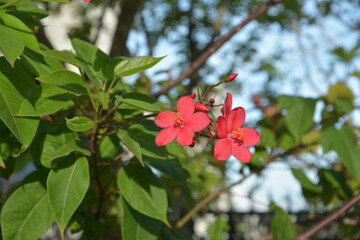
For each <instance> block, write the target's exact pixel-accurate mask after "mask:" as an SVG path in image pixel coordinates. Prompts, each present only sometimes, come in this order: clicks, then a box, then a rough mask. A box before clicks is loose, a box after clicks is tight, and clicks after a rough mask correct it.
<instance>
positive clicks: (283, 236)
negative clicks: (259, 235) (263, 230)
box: [271, 209, 296, 240]
mask: <svg viewBox="0 0 360 240" xmlns="http://www.w3.org/2000/svg"><path fill="white" fill-rule="evenodd" d="M271 232H272V234H273V237H274V239H276V240H288V239H291V238H293V237H295V236H296V230H295V227H294V225H293V223H292V222H291V219H290V216H289V215H288V214H287V213H286V212H284V211H283V210H282V209H278V210H277V212H276V214H275V216H274V218H273V220H272V224H271Z"/></svg>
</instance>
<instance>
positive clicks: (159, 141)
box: [155, 127, 180, 147]
mask: <svg viewBox="0 0 360 240" xmlns="http://www.w3.org/2000/svg"><path fill="white" fill-rule="evenodd" d="M179 130H180V128H173V127H170V128H165V129H163V130H161V131H160V132H159V133H158V135H157V136H156V138H155V143H156V145H158V146H159V147H160V146H163V145H166V144H169V143H171V142H172V141H173V140H174V139H175V137H176V136H177V135H178V133H179Z"/></svg>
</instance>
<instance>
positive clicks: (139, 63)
mask: <svg viewBox="0 0 360 240" xmlns="http://www.w3.org/2000/svg"><path fill="white" fill-rule="evenodd" d="M163 58H164V57H159V58H153V57H133V58H129V59H126V60H124V61H121V62H120V63H119V64H118V65H116V67H115V74H116V76H120V77H123V76H130V75H133V74H135V73H138V72H142V71H144V70H146V69H148V68H151V67H152V66H154V65H155V64H157V63H158V62H160V60H161V59H163Z"/></svg>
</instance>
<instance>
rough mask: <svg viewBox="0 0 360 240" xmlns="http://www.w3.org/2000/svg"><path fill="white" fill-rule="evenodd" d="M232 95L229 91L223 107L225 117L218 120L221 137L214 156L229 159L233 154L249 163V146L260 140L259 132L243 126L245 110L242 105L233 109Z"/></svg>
mask: <svg viewBox="0 0 360 240" xmlns="http://www.w3.org/2000/svg"><path fill="white" fill-rule="evenodd" d="M231 105H232V96H231V94H230V93H227V97H226V99H225V104H224V106H223V108H222V109H221V112H222V113H223V115H224V117H222V116H220V117H218V119H217V120H216V122H215V124H216V134H217V136H218V137H219V140H217V142H216V144H215V149H214V157H215V158H216V159H218V160H226V159H229V158H230V156H231V155H233V156H234V157H236V158H237V159H238V160H240V161H242V162H245V163H248V162H249V161H250V159H251V153H250V151H249V149H248V147H250V146H253V145H255V144H257V143H258V142H259V141H260V136H259V133H258V132H257V131H256V130H255V129H253V128H250V127H243V128H242V127H241V126H242V125H243V123H244V120H245V110H244V109H243V108H242V107H238V108H235V109H233V110H231Z"/></svg>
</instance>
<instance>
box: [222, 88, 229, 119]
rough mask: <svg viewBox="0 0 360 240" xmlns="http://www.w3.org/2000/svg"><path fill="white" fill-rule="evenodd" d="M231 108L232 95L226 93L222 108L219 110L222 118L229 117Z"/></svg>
mask: <svg viewBox="0 0 360 240" xmlns="http://www.w3.org/2000/svg"><path fill="white" fill-rule="evenodd" d="M231 107H232V95H231V93H229V92H228V93H226V98H225V102H224V106H223V107H222V108H221V112H222V114H223V116H224V118H227V117H228V116H229V114H230V111H231Z"/></svg>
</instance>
